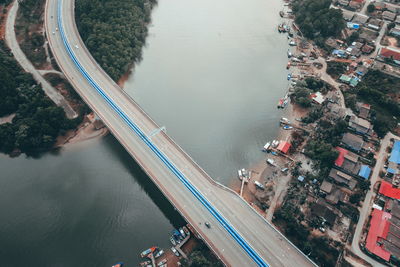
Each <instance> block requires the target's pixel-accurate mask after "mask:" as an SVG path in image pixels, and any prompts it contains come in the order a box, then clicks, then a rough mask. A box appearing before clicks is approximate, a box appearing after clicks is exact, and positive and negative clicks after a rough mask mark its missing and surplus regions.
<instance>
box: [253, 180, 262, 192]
mask: <svg viewBox="0 0 400 267" xmlns="http://www.w3.org/2000/svg"><path fill="white" fill-rule="evenodd" d="M254 184H255V185H256V187H257V188H259V189H261V190H264V185H263V184H262V183H260V182H259V181H254Z"/></svg>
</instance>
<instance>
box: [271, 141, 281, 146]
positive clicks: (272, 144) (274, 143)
mask: <svg viewBox="0 0 400 267" xmlns="http://www.w3.org/2000/svg"><path fill="white" fill-rule="evenodd" d="M278 145H279V141H278V140H274V141H272V143H271V146H272V147H277V146H278Z"/></svg>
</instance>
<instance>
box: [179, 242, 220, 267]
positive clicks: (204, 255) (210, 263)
mask: <svg viewBox="0 0 400 267" xmlns="http://www.w3.org/2000/svg"><path fill="white" fill-rule="evenodd" d="M199 243H200V244H199V245H197V247H196V248H195V249H194V250H193V251H192V252H191V253H190V254H189V255H188V256H189V257H188V259H187V260H185V259H183V260H182V261H181V262H182V266H183V267H222V266H224V265H223V264H222V263H221V262H220V261H219V260H218V259H217V258H216V257H215V255H214V254H213V253H212V252H211V251H210V249H209V248H208V247H207V246H206V245H205V244H204V243H203V242H202V241H200V240H199Z"/></svg>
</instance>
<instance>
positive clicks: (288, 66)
mask: <svg viewBox="0 0 400 267" xmlns="http://www.w3.org/2000/svg"><path fill="white" fill-rule="evenodd" d="M290 65H291V63H290V61H289V62H288V63H287V65H286V69H287V70H288V69H289V68H290Z"/></svg>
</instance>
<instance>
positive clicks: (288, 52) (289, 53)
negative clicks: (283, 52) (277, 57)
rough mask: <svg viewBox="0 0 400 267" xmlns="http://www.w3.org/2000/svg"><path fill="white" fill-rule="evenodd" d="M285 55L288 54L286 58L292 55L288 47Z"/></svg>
mask: <svg viewBox="0 0 400 267" xmlns="http://www.w3.org/2000/svg"><path fill="white" fill-rule="evenodd" d="M287 56H288V58H291V57H292V56H293V54H292V52H290V50H289V49H288V51H287Z"/></svg>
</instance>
